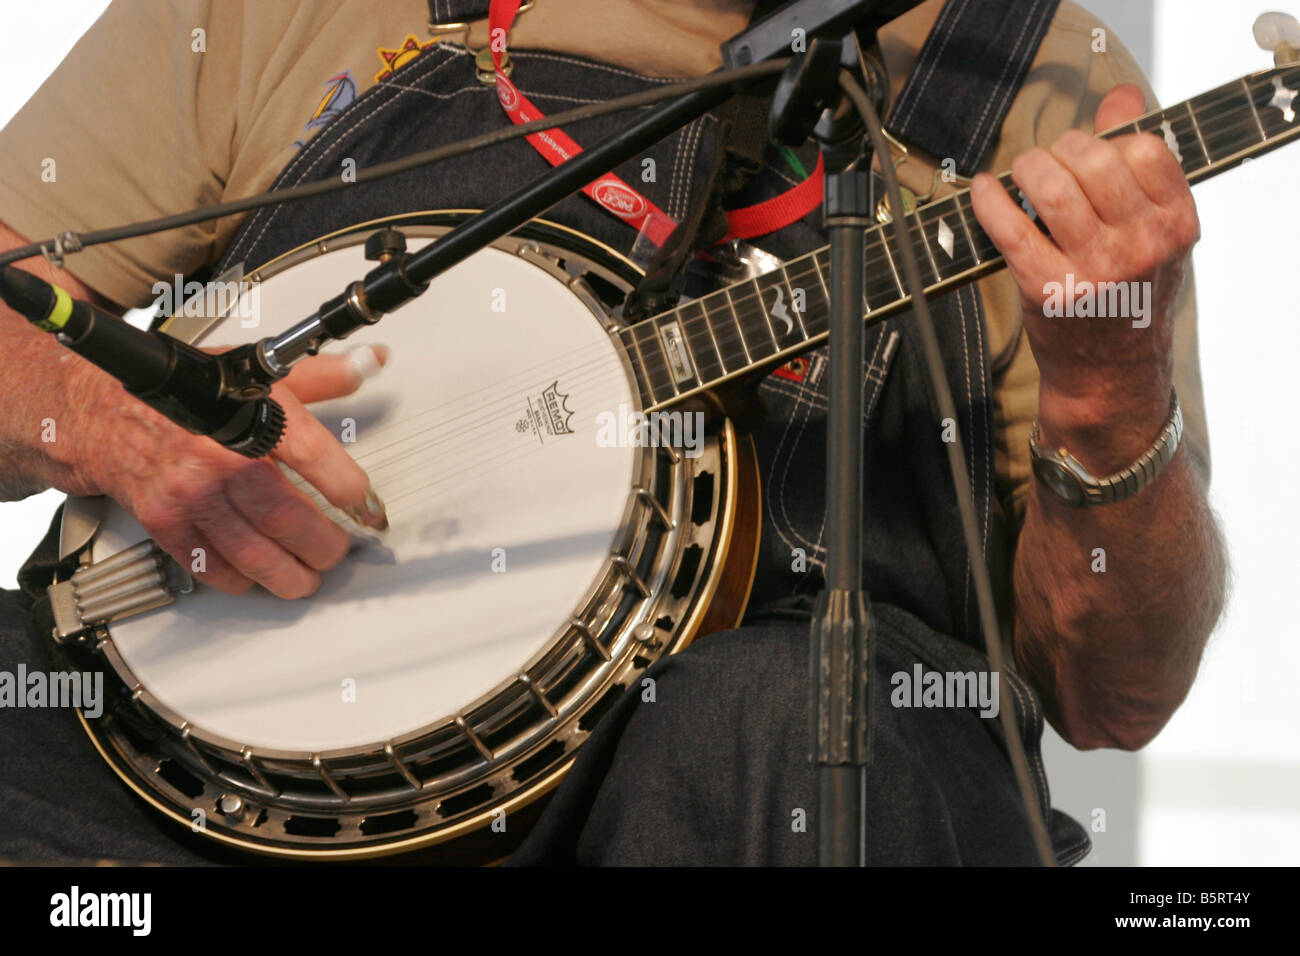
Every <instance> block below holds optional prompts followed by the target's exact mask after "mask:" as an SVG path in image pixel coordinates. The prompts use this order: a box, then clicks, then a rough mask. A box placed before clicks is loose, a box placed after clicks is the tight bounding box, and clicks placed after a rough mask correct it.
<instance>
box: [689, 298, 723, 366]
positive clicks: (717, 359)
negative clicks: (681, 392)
mask: <svg viewBox="0 0 1300 956" xmlns="http://www.w3.org/2000/svg"><path fill="white" fill-rule="evenodd" d="M677 316H678V321H679V322H680V323H681V326H682V331H683V332H684V333H685V334H686V340H687V341H688V342H690V343H691V354H692V355H693V356H694V357H695V367H696V371H697V372H698V373H699V376H700V380H701V381H702V382H710V381H712V380H713V379H715V378H722V377H723V376H724V375H726V374H727V366H726V364H725V363H724V361H723V359H722V353H721V352H720V351H719V350H718V342H717V339H715V338H714V337H713V326H712V324H710V322H709V318H708V315H707V314H706V313H705V311H704V306H702V305H701V304H700V303H699V302H698V301H696V302H688V303H686V305H683V306H682V307H680V308H679V309H678V310H677Z"/></svg>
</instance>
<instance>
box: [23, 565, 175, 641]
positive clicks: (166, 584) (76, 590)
mask: <svg viewBox="0 0 1300 956" xmlns="http://www.w3.org/2000/svg"><path fill="white" fill-rule="evenodd" d="M193 588H194V581H193V579H192V578H191V577H190V575H189V573H188V572H187V571H185V570H184V569H183V568H182V567H181V566H180V565H179V564H177V563H176V562H175V561H173V560H172V559H171V557H169V556H168V555H167V553H166V552H164V551H163V550H162V549H161V548H159V547H158V545H156V544H155V543H154V542H153V541H152V540H145V541H141V542H140V543H139V544H136V545H133V546H132V547H130V548H127V549H126V550H124V551H119V552H118V553H117V554H115V555H113V556H112V557H109V558H105V559H104V560H102V561H94V562H92V563H90V564H84V565H82V566H81V567H80V568H78V569H77V570H76V571H75V572H74V573H73V575H72V577H70V578H68V580H66V581H60V582H59V583H57V584H52V585H51V586H50V587H49V589H48V593H49V596H50V607H51V609H52V611H53V612H54V639H55V640H56V641H58V642H59V643H67V642H69V641H74V640H75V641H78V642H82V643H85V642H88V641H90V640H91V638H90V634H91V631H92V630H93V628H94V627H95V625H97V624H106V623H108V622H109V621H118V620H121V619H123V618H126V617H133V616H135V615H136V614H143V613H144V612H145V611H152V610H153V609H154V608H159V607H164V606H166V605H168V604H171V603H172V602H173V601H174V600H175V599H176V594H177V593H181V594H188V593H189V592H190V591H191V590H193Z"/></svg>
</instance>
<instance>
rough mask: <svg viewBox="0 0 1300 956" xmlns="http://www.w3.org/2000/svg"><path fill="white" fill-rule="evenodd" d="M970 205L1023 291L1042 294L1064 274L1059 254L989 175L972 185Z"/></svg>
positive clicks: (1062, 262)
mask: <svg viewBox="0 0 1300 956" xmlns="http://www.w3.org/2000/svg"><path fill="white" fill-rule="evenodd" d="M971 205H972V208H974V210H975V216H976V218H977V219H978V220H979V223H980V225H981V226H982V227H983V228H984V231H985V232H986V233H988V237H989V238H990V239H992V240H993V244H994V245H995V246H997V247H998V251H999V252H1001V253H1002V255H1003V256H1004V257H1005V258H1006V260H1007V268H1008V269H1010V270H1011V273H1012V275H1014V276H1015V278H1016V282H1017V284H1018V285H1019V286H1020V288H1021V289H1022V290H1033V289H1038V290H1041V289H1042V288H1043V286H1045V285H1046V284H1047V283H1048V282H1051V281H1057V280H1059V279H1060V277H1061V275H1062V274H1064V273H1065V272H1066V271H1067V270H1066V267H1065V260H1064V257H1063V256H1062V255H1061V253H1060V250H1058V249H1057V248H1056V246H1055V245H1053V244H1052V241H1051V240H1050V239H1048V238H1047V236H1045V235H1043V234H1042V233H1041V232H1040V231H1039V230H1038V227H1037V226H1035V225H1034V224H1033V222H1032V221H1031V220H1030V218H1029V217H1028V216H1026V215H1025V212H1024V210H1023V209H1021V208H1020V207H1019V206H1018V205H1016V203H1015V202H1014V201H1013V200H1012V198H1011V197H1010V196H1009V195H1008V194H1007V191H1006V189H1004V188H1003V186H1002V184H1001V183H1000V182H998V180H996V179H994V178H993V177H992V176H990V175H989V174H988V173H980V174H979V175H978V176H976V177H975V180H974V182H973V183H972V184H971ZM1033 297H1034V298H1038V297H1039V296H1033Z"/></svg>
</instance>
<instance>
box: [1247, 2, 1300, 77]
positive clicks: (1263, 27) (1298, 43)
mask: <svg viewBox="0 0 1300 956" xmlns="http://www.w3.org/2000/svg"><path fill="white" fill-rule="evenodd" d="M1252 30H1253V32H1254V34H1255V42H1256V43H1258V44H1259V48H1260V49H1261V50H1269V51H1270V52H1272V54H1273V64H1274V65H1275V66H1290V65H1291V64H1293V63H1300V23H1298V22H1296V18H1295V17H1293V16H1291V14H1289V13H1264V14H1260V17H1259V19H1258V20H1256V21H1255V26H1254V27H1253V28H1252Z"/></svg>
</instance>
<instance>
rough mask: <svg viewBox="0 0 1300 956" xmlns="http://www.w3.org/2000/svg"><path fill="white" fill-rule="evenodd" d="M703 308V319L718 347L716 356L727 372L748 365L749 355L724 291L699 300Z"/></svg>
mask: <svg viewBox="0 0 1300 956" xmlns="http://www.w3.org/2000/svg"><path fill="white" fill-rule="evenodd" d="M699 302H700V304H701V305H702V306H703V307H704V317H705V320H706V321H707V322H708V323H709V330H710V331H711V332H712V333H713V339H714V341H715V342H716V343H717V345H718V355H719V356H720V357H721V359H722V361H723V364H724V365H726V368H727V372H728V374H730V373H731V372H734V371H736V370H737V369H739V368H744V367H745V366H746V365H748V364H749V353H748V352H747V351H746V349H745V343H744V342H743V341H742V340H741V338H740V327H739V326H737V325H736V315H735V313H734V312H733V311H732V310H731V305H730V303H729V302H728V300H727V293H726V290H725V289H723V290H721V291H718V292H711V293H709V294H708V295H706V296H703V297H702V298H701V299H700V300H699Z"/></svg>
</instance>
